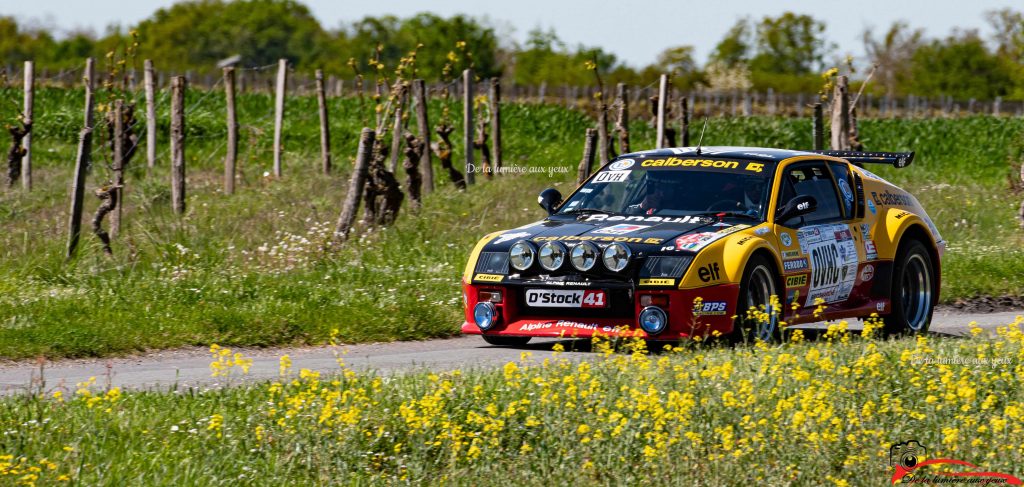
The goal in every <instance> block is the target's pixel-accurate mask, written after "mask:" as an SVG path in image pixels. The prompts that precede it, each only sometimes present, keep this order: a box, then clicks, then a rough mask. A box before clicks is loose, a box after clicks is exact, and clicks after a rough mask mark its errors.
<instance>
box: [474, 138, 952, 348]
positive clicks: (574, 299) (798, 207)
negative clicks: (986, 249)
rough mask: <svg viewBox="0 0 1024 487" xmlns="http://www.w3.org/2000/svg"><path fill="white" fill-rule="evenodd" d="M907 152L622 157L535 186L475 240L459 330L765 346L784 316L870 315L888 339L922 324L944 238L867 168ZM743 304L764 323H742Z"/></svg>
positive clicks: (679, 151)
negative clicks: (529, 207) (514, 224)
mask: <svg viewBox="0 0 1024 487" xmlns="http://www.w3.org/2000/svg"><path fill="white" fill-rule="evenodd" d="M913 155H914V154H913V153H863V152H839V151H819V152H803V151H791V150H778V149H760V148H731V147H705V148H703V149H700V148H673V149H659V150H653V151H645V152H637V153H632V154H626V155H623V156H620V157H619V158H617V159H616V160H613V161H611V162H610V163H609V164H607V165H605V166H604V167H602V168H601V169H600V170H598V171H597V172H596V173H594V174H593V175H591V177H590V178H589V179H588V180H587V181H586V182H585V183H584V184H582V185H581V186H579V187H578V188H576V190H575V191H574V192H573V193H572V194H571V195H569V197H568V198H567V199H565V200H564V201H563V198H562V196H561V194H559V192H558V191H557V190H554V189H548V190H545V191H544V192H542V193H541V194H540V197H539V202H540V205H541V207H543V208H544V209H545V210H547V211H548V213H549V216H548V217H547V218H545V219H544V220H542V221H538V222H535V223H531V224H529V225H525V226H522V227H519V228H515V229H511V230H505V231H500V232H495V233H491V234H489V235H487V236H485V237H484V238H483V239H481V240H480V241H479V243H478V244H477V245H476V247H475V248H474V249H473V251H472V253H471V254H470V258H469V262H468V264H467V266H466V270H465V273H464V275H463V278H462V280H463V282H462V284H463V291H464V299H465V322H464V323H463V325H462V332H463V333H470V334H480V335H483V338H484V339H485V340H486V341H487V342H488V343H492V344H497V345H519V344H525V343H526V342H527V341H529V339H530V338H531V337H562V336H565V337H568V336H575V337H588V336H593V335H595V334H597V333H600V334H603V335H606V336H609V335H610V336H616V335H621V334H624V333H628V334H629V335H631V336H637V335H639V336H642V337H644V338H646V339H649V340H678V339H682V338H687V337H694V336H708V335H712V334H714V335H717V334H719V333H720V334H722V335H727V336H731V337H733V338H746V337H749V336H756V337H757V338H760V339H762V340H772V339H778V338H779V337H780V327H779V322H780V321H785V322H786V323H789V324H797V323H804V322H811V321H818V320H821V319H838V318H858V317H860V318H863V317H867V316H869V315H871V314H872V313H878V315H880V316H881V317H882V319H883V320H884V323H885V326H884V330H885V332H887V333H890V334H891V333H920V332H923V331H925V330H927V329H928V325H929V323H930V321H931V316H932V311H933V309H934V305H935V303H936V302H937V300H938V293H939V279H940V258H941V256H942V253H943V250H944V248H945V242H944V241H943V240H942V237H940V235H939V232H938V230H937V229H936V228H935V225H934V224H933V223H932V221H931V219H930V218H929V217H928V215H927V214H926V213H925V211H924V208H922V207H921V205H920V203H918V201H917V199H916V198H914V197H913V196H912V195H910V194H909V193H907V192H905V191H903V190H902V189H900V188H898V187H896V186H894V185H893V184H891V183H889V182H888V181H886V180H884V179H882V178H881V177H879V176H877V175H875V174H873V173H871V172H870V171H868V170H866V169H864V167H863V165H864V164H865V163H887V164H892V165H893V166H895V167H899V168H902V167H905V166H907V165H909V164H910V163H911V162H912V160H913ZM773 297H776V298H773ZM751 308H754V309H758V310H760V311H761V316H762V317H763V316H769V317H770V318H769V319H760V320H750V318H749V317H750V315H751V314H750V313H747V311H748V310H750V309H751ZM814 309H819V310H820V309H823V310H824V312H823V313H813V312H811V310H814ZM716 332H717V333H716Z"/></svg>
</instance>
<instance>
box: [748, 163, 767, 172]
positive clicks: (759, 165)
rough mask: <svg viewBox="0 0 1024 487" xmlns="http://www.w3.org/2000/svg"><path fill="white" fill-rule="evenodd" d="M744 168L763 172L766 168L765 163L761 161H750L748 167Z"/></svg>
mask: <svg viewBox="0 0 1024 487" xmlns="http://www.w3.org/2000/svg"><path fill="white" fill-rule="evenodd" d="M744 169H746V170H747V171H754V172H761V171H763V170H764V164H763V163H760V162H748V163H747V167H745V168H744Z"/></svg>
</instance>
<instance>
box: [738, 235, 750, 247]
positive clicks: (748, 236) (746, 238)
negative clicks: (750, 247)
mask: <svg viewBox="0 0 1024 487" xmlns="http://www.w3.org/2000/svg"><path fill="white" fill-rule="evenodd" d="M753 239H754V236H753V235H747V236H746V237H743V238H741V239H740V240H739V241H738V242H736V245H743V244H745V243H747V242H749V241H750V240H753Z"/></svg>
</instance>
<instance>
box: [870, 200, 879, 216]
mask: <svg viewBox="0 0 1024 487" xmlns="http://www.w3.org/2000/svg"><path fill="white" fill-rule="evenodd" d="M868 209H869V210H871V214H872V215H874V214H877V213H878V210H876V209H875V202H873V201H871V200H868Z"/></svg>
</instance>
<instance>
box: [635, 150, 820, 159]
mask: <svg viewBox="0 0 1024 487" xmlns="http://www.w3.org/2000/svg"><path fill="white" fill-rule="evenodd" d="M668 156H683V157H697V156H705V157H706V156H716V157H727V158H732V159H754V160H761V161H766V162H781V161H783V160H785V159H789V158H790V157H795V156H819V157H822V156H821V154H815V153H813V152H807V151H799V150H789V149H770V148H766V147H731V146H705V147H701V148H700V153H698V152H697V148H696V147H671V148H664V149H652V150H645V151H639V152H631V153H629V154H623V155H621V156H619V157H618V159H624V158H630V157H643V158H645V159H646V158H650V157H668ZM823 158H824V157H823Z"/></svg>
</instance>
